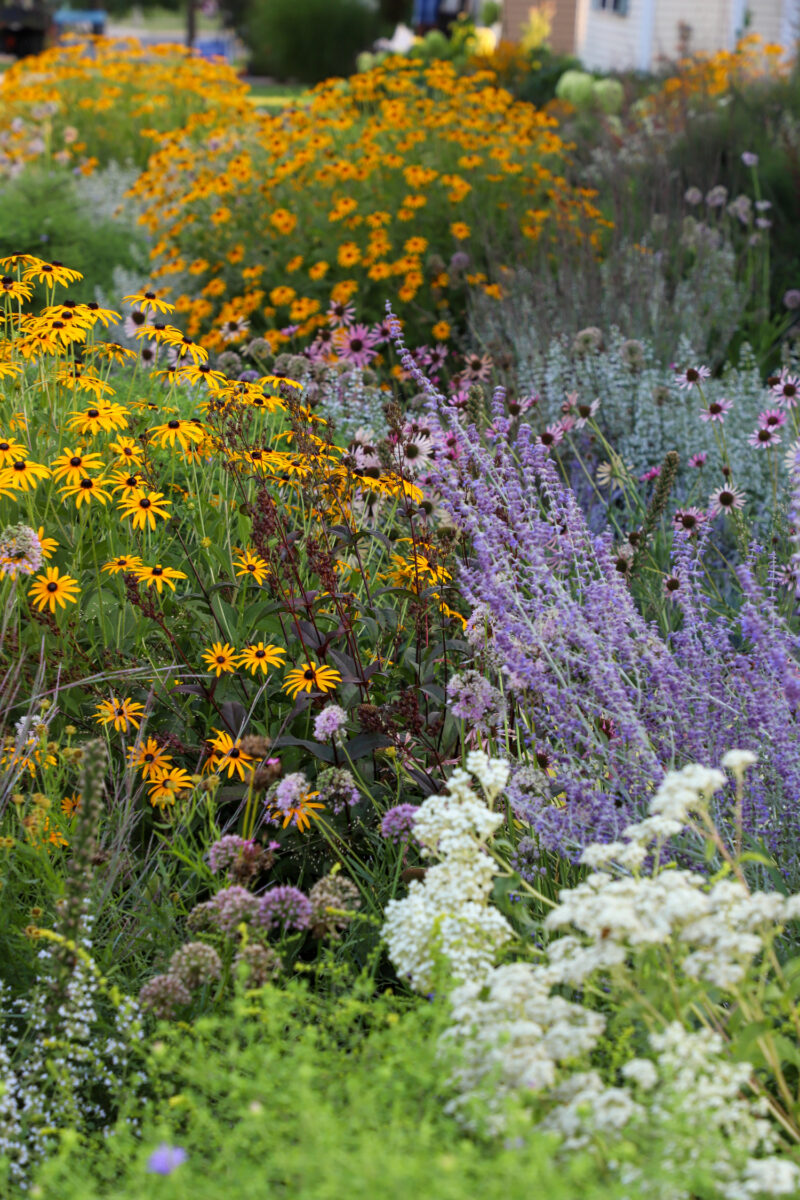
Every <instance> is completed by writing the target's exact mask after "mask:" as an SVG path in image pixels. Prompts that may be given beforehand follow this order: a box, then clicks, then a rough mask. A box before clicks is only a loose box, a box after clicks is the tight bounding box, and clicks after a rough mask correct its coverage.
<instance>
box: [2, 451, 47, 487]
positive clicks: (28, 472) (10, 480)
mask: <svg viewBox="0 0 800 1200" xmlns="http://www.w3.org/2000/svg"><path fill="white" fill-rule="evenodd" d="M49 478H50V470H49V468H48V467H46V466H44V464H43V463H37V462H33V461H32V460H31V459H29V458H17V459H15V460H14V462H12V463H11V464H10V465H9V466H7V467H3V469H2V470H1V471H0V488H5V487H8V488H11V489H12V490H13V491H15V492H31V491H33V490H34V488H36V487H38V486H39V484H40V482H41V481H42V480H43V479H49Z"/></svg>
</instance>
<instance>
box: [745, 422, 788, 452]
mask: <svg viewBox="0 0 800 1200" xmlns="http://www.w3.org/2000/svg"><path fill="white" fill-rule="evenodd" d="M747 440H748V442H749V443H750V445H751V446H755V447H756V449H758V450H768V449H769V448H770V446H777V445H778V444H779V443H780V440H781V435H780V434H779V433H777V432H776V431H775V430H774V429H770V428H769V427H768V426H766V425H759V427H758V429H754V430H753V432H752V433H751V434H750V437H749V438H748V439H747Z"/></svg>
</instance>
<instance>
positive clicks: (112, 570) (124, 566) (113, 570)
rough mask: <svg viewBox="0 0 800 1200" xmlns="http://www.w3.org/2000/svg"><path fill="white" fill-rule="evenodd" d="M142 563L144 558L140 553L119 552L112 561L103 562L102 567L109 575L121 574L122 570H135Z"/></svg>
mask: <svg viewBox="0 0 800 1200" xmlns="http://www.w3.org/2000/svg"><path fill="white" fill-rule="evenodd" d="M141 565H142V560H141V559H140V558H139V556H138V554H118V555H117V557H116V558H112V559H111V562H107V563H103V566H102V567H101V568H100V569H101V570H102V571H105V572H107V573H108V574H109V575H119V574H120V572H121V571H131V572H132V571H135V570H136V568H137V567H140V566H141Z"/></svg>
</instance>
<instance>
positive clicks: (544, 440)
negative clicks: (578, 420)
mask: <svg viewBox="0 0 800 1200" xmlns="http://www.w3.org/2000/svg"><path fill="white" fill-rule="evenodd" d="M563 439H564V429H563V427H562V425H561V423H560V422H559V421H556V422H555V424H553V425H548V426H547V428H546V429H544V430H543V431H542V432H541V433H540V434H539V436H538V437H537V439H536V441H537V442H538V443H539V445H540V446H544V447H545V449H546V450H552V448H553V447H554V446H557V445H558V443H559V442H560V441H563Z"/></svg>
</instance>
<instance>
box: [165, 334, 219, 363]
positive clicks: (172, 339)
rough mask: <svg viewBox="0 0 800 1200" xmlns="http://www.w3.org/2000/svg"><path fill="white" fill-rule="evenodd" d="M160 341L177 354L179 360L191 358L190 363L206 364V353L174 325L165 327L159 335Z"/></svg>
mask: <svg viewBox="0 0 800 1200" xmlns="http://www.w3.org/2000/svg"><path fill="white" fill-rule="evenodd" d="M161 340H162V341H163V342H165V343H166V344H167V345H168V346H172V347H173V348H174V349H175V350H176V351H177V353H178V355H179V357H180V358H187V357H188V358H191V360H192V362H196V363H198V362H207V361H208V351H207V350H205V349H204V348H203V347H202V346H200V345H199V344H198V343H197V342H195V341H193V340H192V338H190V337H187V336H186V334H185V333H184V332H183V330H182V329H177V328H176V327H175V326H174V325H167V326H166V328H165V329H164V332H163V334H162V335H161Z"/></svg>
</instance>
